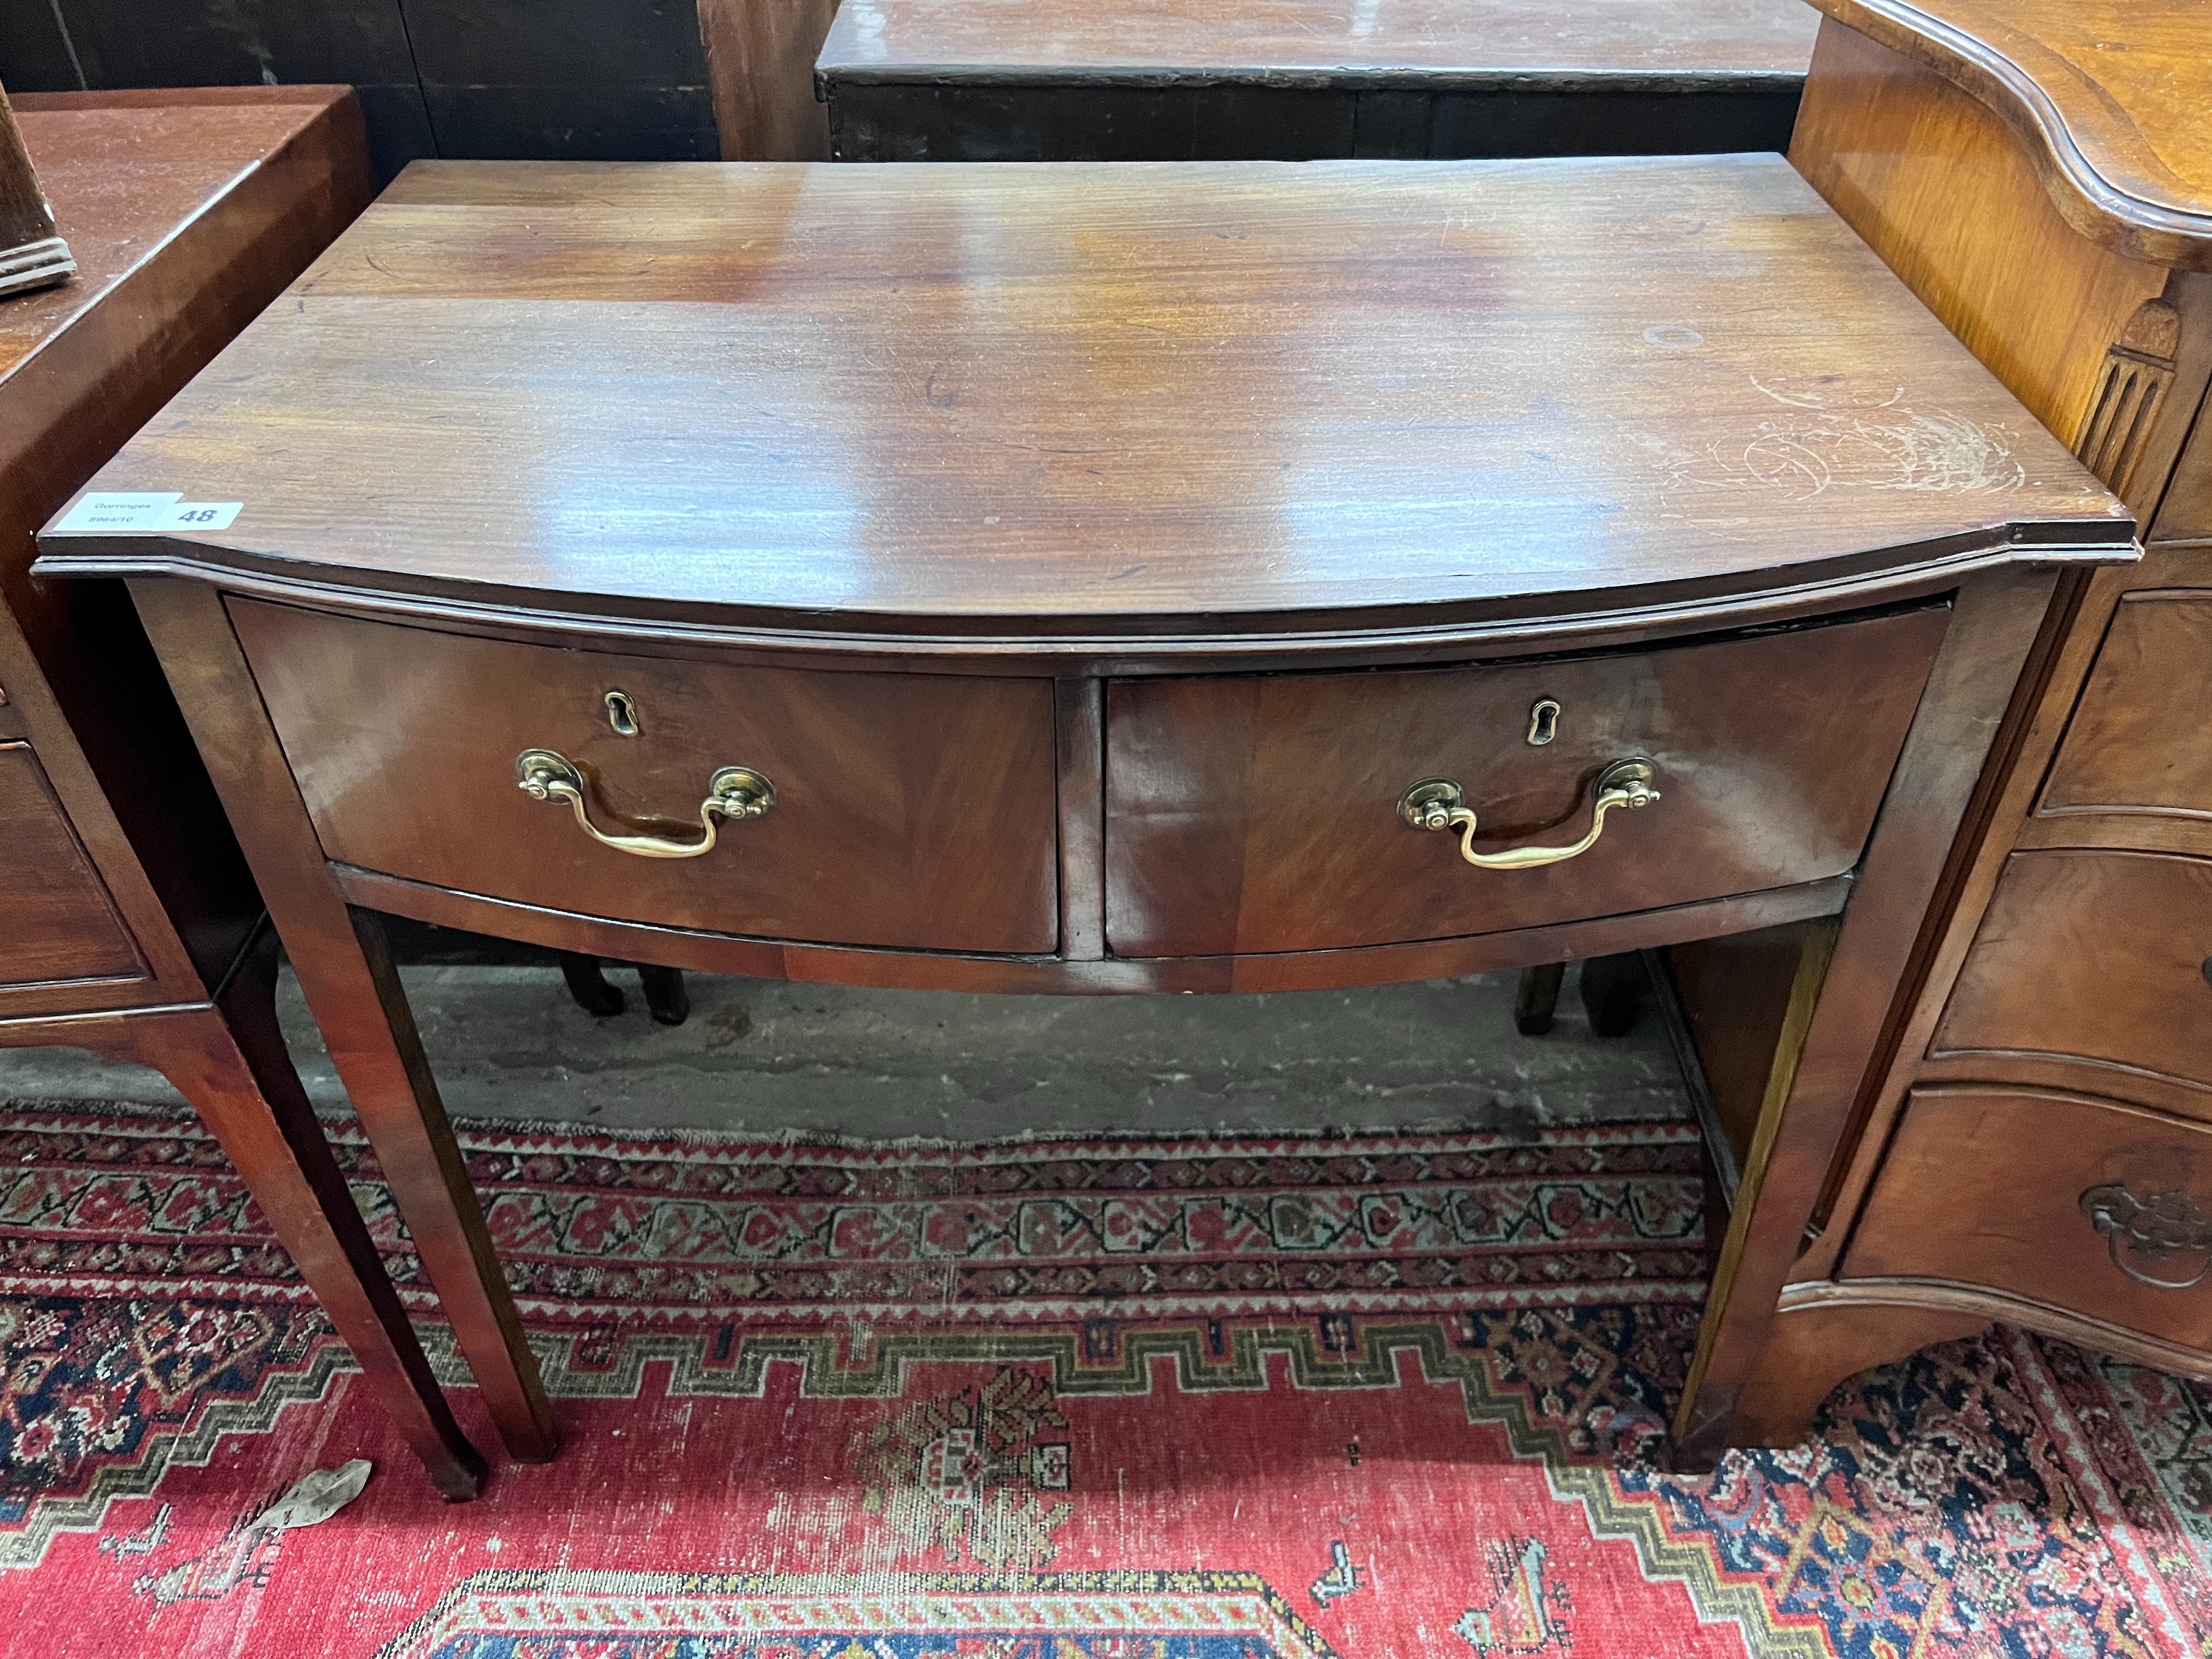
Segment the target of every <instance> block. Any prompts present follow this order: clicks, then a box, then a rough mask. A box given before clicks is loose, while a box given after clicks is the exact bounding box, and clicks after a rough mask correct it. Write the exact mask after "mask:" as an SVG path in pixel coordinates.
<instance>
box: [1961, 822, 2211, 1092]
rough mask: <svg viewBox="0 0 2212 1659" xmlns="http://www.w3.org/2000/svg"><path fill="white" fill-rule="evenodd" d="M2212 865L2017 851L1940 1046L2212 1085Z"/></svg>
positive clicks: (2115, 1079)
mask: <svg viewBox="0 0 2212 1659" xmlns="http://www.w3.org/2000/svg"><path fill="white" fill-rule="evenodd" d="M2207 963H2212V860H2203V859H2189V858H2173V857H2170V856H2167V855H2166V854H2154V853H2122V852H2102V851H2098V852H2088V851H2083V852H2062V851H2035V852H2023V853H2015V854H2013V856H2012V858H2011V860H2010V861H2009V862H2008V864H2007V865H2006V866H2005V873H2004V878H2003V879H2002V881H2000V882H1999V883H1998V884H1997V890H1996V897H1995V898H1993V899H1992V900H1991V901H1990V908H1989V910H1988V913H1987V914H1986V915H1984V917H1983V919H1982V926H1981V931H1980V932H1979V933H1977V934H1976V935H1975V939H1974V950H1973V954H1972V955H1971V956H1970V957H1967V959H1966V968H1965V969H1964V970H1963V971H1962V972H1961V973H1960V975H1959V982H1958V984H1957V986H1956V987H1954V989H1953V991H1952V993H1951V1000H1950V1002H1949V1004H1948V1006H1946V1008H1945V1010H1944V1013H1943V1023H1942V1024H1941V1025H1940V1026H1938V1027H1937V1028H1936V1038H1935V1042H1934V1044H1933V1045H1932V1048H1931V1049H1930V1052H1931V1053H1932V1054H1937V1055H1958V1054H1966V1053H1968V1052H1972V1051H1977V1050H1981V1051H1993V1052H1997V1053H2008V1052H2009V1053H2032V1054H2046V1055H2063V1056H2069V1057H2072V1056H2079V1057H2080V1058H2081V1061H2082V1063H2083V1064H2084V1065H2087V1066H2097V1067H2101V1068H2106V1069H2108V1070H2111V1071H2112V1072H2113V1073H2115V1075H2114V1076H2112V1077H2111V1078H2110V1079H2107V1080H2106V1082H2104V1083H2103V1084H2101V1085H2098V1086H2100V1087H2104V1088H2116V1089H2120V1090H2124V1089H2125V1088H2126V1086H2127V1082H2126V1074H2128V1073H2150V1074H2151V1075H2153V1076H2154V1077H2163V1078H2168V1079H2178V1080H2180V1081H2183V1082H2187V1083H2192V1084H2196V1085H2200V1086H2203V1087H2207V1088H2212V983H2208V982H2207V981H2208V979H2212V975H2209V974H2208V972H2207Z"/></svg>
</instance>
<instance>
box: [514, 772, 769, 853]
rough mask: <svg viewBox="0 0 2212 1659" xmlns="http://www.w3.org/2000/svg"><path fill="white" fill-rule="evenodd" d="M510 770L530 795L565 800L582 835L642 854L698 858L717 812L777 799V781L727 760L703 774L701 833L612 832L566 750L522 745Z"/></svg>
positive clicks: (748, 810) (708, 844)
mask: <svg viewBox="0 0 2212 1659" xmlns="http://www.w3.org/2000/svg"><path fill="white" fill-rule="evenodd" d="M514 775H515V777H516V779H517V781H519V782H520V787H521V789H522V793H524V794H526V795H528V796H529V797H530V798H531V799H532V800H564V801H566V802H568V805H569V808H570V810H571V811H574V813H575V815H576V822H577V823H578V824H579V825H580V826H581V827H582V829H583V831H584V833H585V834H586V835H587V836H590V837H591V838H592V840H593V841H595V842H599V844H600V845H601V846H602V847H611V848H614V849H615V851H617V853H629V854H633V855H634V856H635V857H637V858H641V859H696V858H697V857H698V856H699V855H700V854H702V853H711V852H713V851H714V832H715V828H716V823H715V821H716V820H717V819H718V818H757V817H760V816H761V815H762V814H763V813H764V812H766V811H768V810H769V807H771V806H773V805H775V785H774V784H772V783H770V782H769V781H768V779H767V778H766V777H764V776H763V775H761V774H760V773H758V772H756V771H754V770H753V769H752V768H750V766H725V767H724V768H722V769H721V770H720V771H719V772H717V773H715V774H714V776H713V777H711V778H709V779H708V780H707V799H704V800H702V801H701V802H700V803H699V839H698V840H696V841H678V840H677V839H676V838H675V837H674V836H637V835H627V836H621V835H618V836H611V835H609V834H607V832H606V831H605V830H604V829H600V828H599V825H597V824H595V823H592V809H591V804H590V803H589V802H588V801H587V800H586V799H585V797H584V775H583V773H582V772H580V770H578V769H577V767H576V763H574V761H572V760H570V759H568V757H567V756H565V755H562V754H558V753H556V751H555V750H550V749H526V750H523V751H522V752H521V753H520V755H517V756H516V757H514Z"/></svg>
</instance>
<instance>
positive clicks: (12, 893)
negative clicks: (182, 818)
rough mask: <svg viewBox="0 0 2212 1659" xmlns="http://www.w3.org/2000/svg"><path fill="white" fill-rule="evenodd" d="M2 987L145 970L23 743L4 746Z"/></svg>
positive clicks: (0, 747) (0, 800)
mask: <svg viewBox="0 0 2212 1659" xmlns="http://www.w3.org/2000/svg"><path fill="white" fill-rule="evenodd" d="M0 908H4V909H5V911H6V912H7V917H8V920H7V924H6V926H5V927H0V987H14V986H24V985H43V984H49V983H52V982H54V981H70V980H100V979H136V978H138V977H140V976H141V975H143V973H144V971H145V969H144V967H143V964H142V963H140V961H139V959H138V952H137V951H136V950H135V949H134V948H133V947H132V945H131V937H130V935H129V934H127V933H125V932H124V931H123V925H122V923H121V922H119V921H117V920H116V916H115V912H114V910H113V908H112V907H111V906H110V905H109V903H108V902H107V889H106V887H105V886H104V885H103V884H101V882H100V877H99V875H98V874H97V873H96V872H94V869H93V867H92V864H91V862H90V860H88V859H87V858H86V857H85V855H84V849H83V848H82V847H80V846H78V845H77V839H76V836H75V834H73V833H72V832H71V830H70V824H69V820H68V819H67V818H66V817H63V815H62V809H61V804H60V803H59V802H58V801H57V800H56V799H54V794H53V791H52V788H51V787H49V786H48V784H47V782H46V770H45V769H44V768H43V767H41V766H40V764H39V759H38V757H37V756H35V755H33V753H32V752H31V747H30V745H29V744H24V743H0Z"/></svg>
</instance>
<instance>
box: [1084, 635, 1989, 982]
mask: <svg viewBox="0 0 2212 1659" xmlns="http://www.w3.org/2000/svg"><path fill="white" fill-rule="evenodd" d="M1949 620H1950V619H1949V617H1948V615H1947V614H1946V612H1945V611H1942V610H1941V609H1927V610H1921V611H1913V612H1910V613H1908V614H1906V615H1903V616H1893V617H1880V618H1876V619H1874V620H1871V621H1861V622H1853V623H1841V624H1837V625H1833V626H1828V627H1813V628H1804V629H1790V630H1788V631H1784V632H1777V633H1770V634H1764V635H1759V636H1757V637H1755V638H1752V639H1745V640H1733V641H1728V642H1726V643H1724V644H1716V645H1695V646H1676V647H1672V648H1667V649H1653V650H1644V651H1637V652H1631V653H1620V654H1606V655H1600V656H1589V657H1574V658H1566V659H1550V660H1547V661H1542V662H1535V663H1518V664H1511V665H1492V666H1485V667H1480V668H1459V669H1446V670H1437V669H1425V670H1419V671H1407V672H1401V673H1374V672H1368V673H1358V674H1274V675H1266V676H1257V675H1218V674H1217V675H1207V676H1204V677H1200V678H1181V677H1176V678H1158V679H1129V680H1116V681H1115V682H1114V683H1113V684H1111V685H1110V686H1109V688H1108V690H1107V696H1106V939H1107V943H1108V944H1109V945H1110V946H1111V947H1112V948H1113V950H1114V951H1116V952H1117V953H1119V954H1121V955H1124V956H1164V957H1182V956H1228V955H1235V954H1237V953H1240V952H1245V951H1325V950H1339V949H1342V948H1344V947H1346V946H1348V945H1387V944H1393V943H1396V942H1398V941H1401V940H1406V939H1449V938H1451V937H1454V936H1455V935H1462V934H1472V933H1494V932H1501V931H1504V930H1507V929H1514V928H1523V927H1542V926H1545V925H1547V924H1551V923H1556V922H1565V921H1584V920H1587V919H1589V918H1591V917H1595V916H1606V915H1619V914H1622V913H1626V912H1629V911H1635V910H1657V909H1663V908H1671V907H1673V906H1676V905H1684V904H1692V903H1695V902H1698V901H1699V900H1704V899H1717V898H1725V897H1728V896H1730V895H1732V894H1739V893H1756V892H1760V891H1763V890H1767V889H1770V888H1783V887H1790V886H1794V885H1796V884H1800V883H1806V882H1816V881H1820V880H1823V879H1825V878H1829V877H1832V876H1841V875H1844V874H1845V873H1847V872H1849V871H1850V870H1851V869H1852V868H1853V866H1856V865H1857V863H1858V861H1859V855H1860V854H1861V853H1862V851H1863V850H1864V848H1865V846H1866V839H1867V835H1868V832H1869V830H1870V829H1873V827H1874V819H1875V810H1876V808H1878V807H1879V806H1880V805H1881V797H1882V792H1883V791H1884V790H1885V789H1886V788H1887V787H1888V785H1889V775H1890V772H1891V770H1892V769H1893V768H1894V767H1895V765H1896V763H1897V756H1898V751H1899V750H1900V749H1902V748H1903V747H1904V745H1905V728H1906V727H1907V726H1908V725H1909V724H1910V723H1911V719H1912V712H1913V709H1914V708H1916V707H1917V705H1918V703H1919V701H1920V693H1921V689H1922V687H1923V685H1924V684H1926V683H1927V676H1928V669H1929V665H1930V664H1931V663H1932V662H1933V661H1934V660H1935V656H1936V650H1937V648H1938V647H1940V646H1941V645H1942V640H1943V634H1944V630H1945V628H1946V625H1947V624H1948V622H1949ZM1547 704H1548V705H1550V710H1549V712H1548V713H1546V712H1542V711H1543V709H1544V706H1545V705H1547ZM1531 738H1542V741H1541V743H1539V742H1532V741H1531V740H1530V739H1531ZM1624 760H1626V761H1642V762H1647V763H1650V766H1651V768H1652V772H1653V775H1652V778H1651V780H1650V783H1651V787H1653V788H1655V789H1656V792H1657V794H1658V797H1659V798H1658V799H1657V800H1656V801H1655V802H1653V803H1652V804H1651V805H1650V809H1649V810H1638V811H1629V812H1623V813H1622V814H1621V815H1620V817H1617V818H1615V819H1613V820H1612V821H1611V822H1609V823H1607V826H1606V827H1605V829H1604V830H1603V833H1602V836H1601V839H1600V840H1599V842H1597V843H1596V844H1595V845H1594V846H1593V847H1592V848H1590V849H1589V851H1588V852H1587V853H1585V854H1583V855H1582V856H1580V857H1578V858H1576V859H1573V860H1565V861H1563V862H1561V863H1558V864H1553V865H1547V866H1538V867H1534V868H1528V869H1519V870H1507V871H1492V870H1484V869H1480V868H1472V867H1468V866H1466V865H1465V864H1464V862H1463V860H1461V859H1460V858H1459V855H1458V849H1457V848H1456V846H1455V844H1454V842H1453V838H1452V837H1450V836H1411V835H1407V833H1406V825H1405V823H1404V822H1403V820H1402V819H1401V817H1397V816H1395V815H1391V816H1386V815H1384V814H1383V813H1380V812H1377V811H1376V810H1375V804H1376V802H1377V801H1378V800H1389V799H1396V798H1398V797H1400V796H1401V795H1403V794H1404V793H1405V792H1406V791H1407V789H1408V788H1409V787H1412V786H1413V785H1415V784H1417V783H1419V782H1421V781H1424V780H1425V779H1427V778H1430V777H1432V776H1437V775H1442V776H1443V777H1444V778H1447V779H1449V780H1451V781H1455V782H1459V783H1461V784H1462V787H1463V789H1464V791H1465V793H1466V795H1467V799H1468V805H1470V806H1471V807H1472V808H1473V809H1474V811H1475V813H1476V815H1477V818H1478V823H1477V825H1476V829H1477V831H1478V840H1479V841H1480V842H1481V843H1482V844H1485V845H1486V846H1490V847H1492V848H1495V847H1501V846H1505V845H1517V844H1528V845H1534V846H1545V845H1562V844H1568V843H1571V842H1573V841H1575V840H1576V839H1577V837H1578V836H1579V835H1580V834H1581V833H1582V831H1583V827H1584V825H1585V824H1586V823H1587V822H1588V820H1589V816H1590V812H1591V805H1590V801H1591V797H1592V793H1593V785H1594V783H1595V780H1596V779H1597V778H1598V776H1599V775H1601V773H1602V772H1603V771H1604V769H1606V767H1607V766H1608V765H1610V764H1612V763H1616V762H1620V761H1624Z"/></svg>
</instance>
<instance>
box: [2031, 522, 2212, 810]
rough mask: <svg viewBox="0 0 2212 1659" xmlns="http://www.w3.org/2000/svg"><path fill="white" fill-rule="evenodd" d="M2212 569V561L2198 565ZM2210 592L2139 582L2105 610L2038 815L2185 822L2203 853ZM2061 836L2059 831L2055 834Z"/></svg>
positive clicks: (2210, 735) (2210, 754)
mask: <svg viewBox="0 0 2212 1659" xmlns="http://www.w3.org/2000/svg"><path fill="white" fill-rule="evenodd" d="M2200 568H2203V571H2204V573H2205V574H2212V560H2204V561H2201V562H2200ZM2208 663H2212V588H2187V587H2184V588H2173V587H2154V588H2148V589H2144V588H2138V589H2136V591H2135V592H2130V593H2127V594H2124V595H2123V596H2122V597H2121V599H2120V601H2119V603H2118V605H2116V606H2115V607H2114V609H2113V611H2112V625H2111V627H2109V628H2108V629H2106V632H2105V638H2104V642H2103V643H2102V645H2101V646H2100V647H2099V648H2098V651H2097V659H2096V662H2095V664H2094V665H2093V666H2092V667H2091V669H2090V671H2089V678H2088V682H2087V684H2085V685H2084V686H2083V687H2082V688H2081V703H2080V705H2079V706H2078V707H2077V708H2075V711H2074V719H2073V720H2072V722H2071V723H2070V724H2069V726H2067V728H2066V742H2065V746H2064V747H2063V749H2062V750H2060V751H2059V754H2058V758H2057V761H2056V762H2054V763H2053V764H2052V766H2051V775H2050V777H2049V778H2048V779H2047V780H2046V781H2045V784H2044V787H2043V798H2042V799H2041V800H2040V801H2039V802H2038V803H2037V805H2036V811H2037V815H2038V816H2039V817H2043V818H2045V819H2050V818H2063V817H2069V816H2077V815H2081V814H2088V813H2094V814H2098V815H2100V816H2103V815H2111V816H2115V817H2130V816H2132V817H2162V818H2180V819H2185V820H2191V821H2193V822H2194V824H2195V826H2196V827H2197V829H2198V831H2199V833H2200V834H2202V835H2204V836H2206V837H2207V839H2206V842H2205V850H2207V851H2212V722H2208V721H2207V720H2205V719H2204V699H2205V684H2204V674H2205V665H2207V664H2208ZM2062 833H2063V832H2062Z"/></svg>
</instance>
